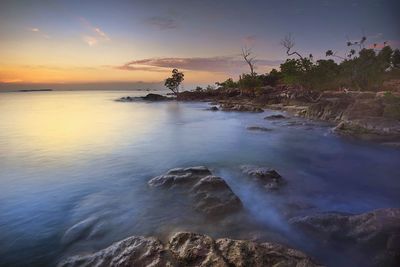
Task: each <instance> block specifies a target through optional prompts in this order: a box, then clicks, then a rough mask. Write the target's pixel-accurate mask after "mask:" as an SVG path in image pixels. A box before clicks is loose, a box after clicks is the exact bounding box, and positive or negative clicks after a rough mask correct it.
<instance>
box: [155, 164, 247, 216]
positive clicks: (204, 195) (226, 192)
mask: <svg viewBox="0 0 400 267" xmlns="http://www.w3.org/2000/svg"><path fill="white" fill-rule="evenodd" d="M148 184H149V185H150V186H151V187H161V188H177V189H181V190H184V191H185V192H187V193H188V195H189V196H190V197H191V198H192V200H193V202H194V204H193V205H194V208H195V209H196V210H198V211H200V212H202V213H204V214H206V215H208V216H222V215H225V214H229V213H233V212H236V211H239V210H240V209H241V208H242V202H241V201H240V199H239V198H238V197H237V196H236V195H235V193H233V191H232V190H231V188H230V187H229V185H228V184H227V183H226V182H225V180H224V179H222V178H220V177H217V176H214V175H212V173H211V171H210V170H209V169H207V168H206V167H204V166H197V167H189V168H176V169H171V170H169V171H168V172H167V173H166V174H163V175H160V176H157V177H154V178H153V179H151V180H150V181H149V182H148Z"/></svg>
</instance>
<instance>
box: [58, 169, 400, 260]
mask: <svg viewBox="0 0 400 267" xmlns="http://www.w3.org/2000/svg"><path fill="white" fill-rule="evenodd" d="M239 169H240V171H241V173H242V176H243V179H254V182H255V183H257V184H259V185H260V186H262V187H264V188H265V189H266V191H265V194H271V192H270V191H271V190H274V191H275V190H279V189H280V188H281V187H283V186H285V184H286V183H287V182H286V179H285V178H284V177H282V176H281V175H280V174H279V173H278V172H277V171H276V170H274V169H271V168H268V167H262V166H255V165H242V166H240V168H239ZM148 186H149V190H162V191H163V192H164V193H166V192H167V193H169V194H171V195H173V196H175V197H181V198H183V199H182V200H183V201H185V202H190V203H192V204H191V205H192V208H193V210H194V211H197V212H198V213H199V214H202V215H203V216H204V217H205V218H209V219H210V218H213V220H214V222H218V221H219V220H222V219H224V218H225V219H226V218H228V217H229V216H232V215H233V214H237V213H240V212H242V213H246V207H245V206H244V204H243V203H242V201H241V199H240V198H239V197H238V196H237V195H236V194H235V193H234V192H233V191H232V189H231V188H230V186H229V185H228V184H227V182H226V181H225V180H224V178H222V177H218V176H215V175H213V173H212V172H211V171H210V170H209V169H208V168H207V167H205V166H195V167H186V168H174V169H171V170H169V171H167V172H166V173H164V174H161V175H159V176H156V177H154V178H151V179H149V181H148ZM178 192H180V193H178ZM185 198H186V199H185ZM297 208H300V206H298V207H297ZM286 220H287V223H288V225H289V226H290V227H292V228H293V230H294V231H297V232H298V233H301V234H304V235H306V236H308V238H310V239H309V240H314V241H316V242H317V244H318V246H319V247H324V249H325V250H331V249H333V248H334V249H338V248H339V249H343V250H345V249H346V248H349V247H351V253H355V255H362V259H357V257H356V256H354V257H355V258H356V262H358V263H359V264H362V266H374V267H375V266H387V267H392V266H393V267H394V266H399V264H400V253H399V252H400V242H399V241H400V209H399V208H388V209H379V210H374V211H371V212H366V213H362V214H341V213H335V212H330V213H311V214H309V215H305V216H300V217H293V216H289V217H287V218H286ZM243 223H245V221H243ZM75 228H79V227H78V226H76V227H75ZM68 231H71V230H68ZM167 236H168V237H167V240H165V238H164V239H160V238H158V237H142V236H132V237H128V238H126V239H124V240H122V241H119V242H116V243H114V244H112V245H111V246H109V247H107V248H105V249H102V250H100V251H98V252H95V253H91V254H85V255H76V256H72V257H69V258H66V259H64V260H62V261H61V262H60V263H59V265H58V266H60V267H74V266H243V267H244V266H260V267H261V266H271V267H272V266H285V267H286V266H294V267H308V266H309V267H314V266H322V265H319V264H318V263H316V261H315V260H313V259H312V258H310V257H309V256H307V255H306V254H305V253H303V252H301V251H299V250H296V249H293V248H291V247H289V246H287V245H282V244H279V243H274V242H266V241H265V240H264V241H260V240H258V241H255V240H254V239H253V240H235V239H230V238H218V239H214V238H212V237H210V236H208V235H205V234H201V233H193V232H179V231H178V232H171V233H169V234H168V235H167ZM248 238H249V239H252V238H251V237H250V236H249V237H248ZM344 244H345V246H343V245H344ZM352 255H353V254H352ZM352 260H354V259H352Z"/></svg>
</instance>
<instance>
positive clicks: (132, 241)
mask: <svg viewBox="0 0 400 267" xmlns="http://www.w3.org/2000/svg"><path fill="white" fill-rule="evenodd" d="M77 266H83V267H86V266H87V267H88V266H97V267H106V266H107V267H116V266H121V267H122V266H124V267H128V266H152V267H161V266H177V267H186V266H187V267H190V266H193V267H194V266H196V267H197V266H199V267H208V266H215V267H229V266H234V267H246V266H254V267H264V266H265V267H268V266H270V267H273V266H275V267H278V266H280V267H283V266H285V267H317V266H320V267H321V265H319V264H317V263H315V262H314V261H313V260H312V259H311V258H310V257H308V256H307V255H305V254H304V253H303V252H301V251H298V250H295V249H292V248H289V247H286V246H283V245H279V244H275V243H257V242H254V241H248V240H233V239H229V238H221V239H217V240H215V239H213V238H211V237H210V236H207V235H203V234H197V233H190V232H178V233H175V234H174V235H173V236H172V237H171V238H170V239H169V241H168V243H166V244H164V243H162V242H161V241H159V240H157V239H156V238H152V237H149V238H145V237H134V236H133V237H129V238H127V239H125V240H123V241H120V242H117V243H114V244H113V245H111V246H110V247H108V248H105V249H103V250H100V251H99V252H96V253H93V254H88V255H84V256H73V257H71V258H67V259H65V260H63V261H61V262H60V263H59V264H58V267H77Z"/></svg>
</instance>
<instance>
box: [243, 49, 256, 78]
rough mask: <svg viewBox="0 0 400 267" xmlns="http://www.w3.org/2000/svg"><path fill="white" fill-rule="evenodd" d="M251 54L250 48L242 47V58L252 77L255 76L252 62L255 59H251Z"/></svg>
mask: <svg viewBox="0 0 400 267" xmlns="http://www.w3.org/2000/svg"><path fill="white" fill-rule="evenodd" d="M252 54H253V52H252V51H251V49H250V48H247V47H246V46H245V47H242V57H243V59H244V61H246V63H247V64H248V65H249V67H250V73H251V76H254V75H255V74H256V73H255V72H254V60H255V59H256V57H254V56H253V57H252Z"/></svg>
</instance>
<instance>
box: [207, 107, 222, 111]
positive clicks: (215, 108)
mask: <svg viewBox="0 0 400 267" xmlns="http://www.w3.org/2000/svg"><path fill="white" fill-rule="evenodd" d="M207 110H211V111H218V110H219V109H218V107H216V106H213V107H210V108H208V109H207Z"/></svg>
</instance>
